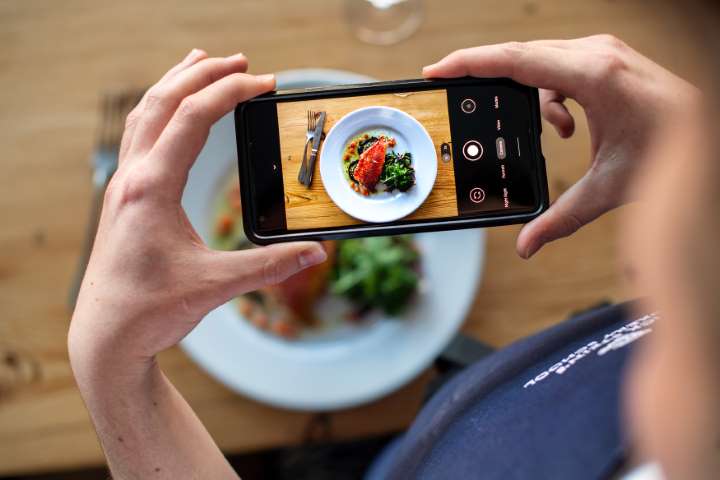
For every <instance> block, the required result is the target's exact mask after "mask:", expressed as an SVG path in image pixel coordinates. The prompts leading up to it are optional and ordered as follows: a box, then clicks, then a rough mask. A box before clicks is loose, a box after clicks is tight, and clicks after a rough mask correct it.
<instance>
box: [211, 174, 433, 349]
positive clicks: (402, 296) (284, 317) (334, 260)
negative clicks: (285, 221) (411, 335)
mask: <svg viewBox="0 0 720 480" xmlns="http://www.w3.org/2000/svg"><path fill="white" fill-rule="evenodd" d="M323 245H324V247H325V250H326V251H327V253H328V260H327V261H326V262H324V263H322V264H320V265H315V266H314V267H310V268H308V269H306V270H303V271H302V272H300V273H298V274H296V275H293V276H292V277H290V278H288V279H287V280H285V281H284V282H281V283H279V284H277V285H271V286H269V287H266V288H264V289H261V290H257V291H254V292H249V293H247V294H245V295H242V296H241V297H239V298H237V299H235V301H234V304H235V308H236V311H237V312H238V313H239V314H240V316H241V317H242V318H243V319H245V320H247V321H249V322H250V323H251V324H252V325H254V326H255V327H256V328H258V329H260V330H262V331H265V332H267V333H270V334H273V335H276V336H278V337H281V338H284V339H288V340H291V339H299V338H302V337H303V335H304V334H306V333H308V332H311V331H318V330H322V329H327V328H331V326H332V325H337V323H338V322H337V319H333V320H334V321H332V322H327V321H325V320H327V319H325V318H322V316H321V315H318V313H317V311H316V310H317V309H316V306H317V305H318V303H319V302H322V301H324V300H326V299H327V298H328V297H336V299H343V301H344V303H345V308H344V309H343V311H342V313H340V316H341V318H340V320H341V322H351V323H354V324H357V323H359V322H363V321H364V319H365V318H367V316H368V314H369V313H371V312H373V311H380V312H383V313H384V314H387V315H391V316H395V315H399V314H401V313H402V312H403V311H404V310H405V309H406V308H407V307H408V305H409V304H410V303H411V302H412V299H413V297H414V296H415V295H416V293H417V290H418V286H419V283H420V253H419V251H418V250H417V248H416V246H415V244H414V242H413V240H412V237H410V236H402V237H382V238H366V239H353V240H343V241H339V242H324V243H323ZM212 246H213V247H214V248H217V249H223V250H236V249H243V248H251V247H252V245H251V244H250V243H249V242H248V240H247V238H246V237H245V235H244V233H243V228H242V209H241V206H240V189H239V186H238V182H237V179H236V178H235V177H234V176H233V177H232V178H231V179H230V180H229V181H228V184H227V185H226V186H225V188H224V189H222V191H221V192H220V194H219V195H218V198H217V200H216V204H215V213H214V229H213V237H212Z"/></svg>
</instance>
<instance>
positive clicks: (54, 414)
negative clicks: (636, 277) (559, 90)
mask: <svg viewBox="0 0 720 480" xmlns="http://www.w3.org/2000/svg"><path fill="white" fill-rule="evenodd" d="M425 3H426V12H425V13H426V15H425V20H424V22H423V24H422V26H421V28H420V30H419V32H418V33H417V34H416V35H414V36H413V37H411V38H410V39H408V40H407V41H405V42H402V43H400V44H398V45H395V46H391V47H375V46H369V45H364V44H362V43H360V42H358V41H357V40H355V39H354V38H353V37H352V35H351V33H350V31H349V29H348V27H347V25H346V23H345V19H344V16H343V15H344V13H343V2H339V1H331V0H327V1H323V0H306V1H303V2H292V1H289V0H287V1H283V2H267V1H262V0H250V1H243V2H237V1H230V0H217V1H213V2H191V1H183V2H178V1H171V0H157V1H153V2H145V1H140V0H132V1H124V2H107V3H102V4H100V3H98V2H95V1H91V0H67V1H63V2H47V1H43V0H23V1H12V0H3V1H0V43H1V44H2V45H3V47H2V48H1V49H0V85H2V89H0V144H1V145H2V146H3V152H2V155H1V156H0V218H1V219H2V222H3V226H2V228H0V474H10V473H17V472H29V471H42V470H56V469H61V468H71V467H78V466H86V465H96V464H99V463H101V462H102V461H103V460H102V455H101V451H100V449H99V447H98V445H97V441H96V438H95V434H94V432H93V430H92V427H91V425H90V422H89V420H88V417H87V414H86V412H85V410H84V407H83V404H82V401H81V399H80V396H79V394H78V393H77V390H76V388H75V385H74V382H73V379H72V375H71V372H70V368H69V366H68V361H67V354H66V347H65V339H66V332H67V327H68V323H69V318H70V315H69V313H68V311H67V308H66V305H65V301H66V293H67V289H68V285H69V282H70V280H71V278H72V274H73V270H74V268H75V262H76V260H77V257H78V254H79V250H80V248H81V244H82V232H83V229H84V226H85V218H86V215H87V213H88V200H89V198H90V172H89V169H88V161H87V159H88V157H89V155H90V152H91V150H92V143H93V134H94V131H95V127H96V123H97V120H98V119H97V100H98V94H99V92H100V91H102V90H105V89H108V88H111V87H117V86H125V85H147V84H149V83H150V82H152V81H154V80H155V79H156V78H158V77H159V76H160V75H161V74H162V73H163V72H164V71H165V70H166V69H167V68H168V67H169V66H170V65H171V64H172V63H173V62H175V61H177V59H179V58H181V57H182V56H184V55H185V54H186V53H187V52H188V51H189V50H190V49H191V48H193V47H202V48H205V49H207V50H208V51H209V52H210V53H211V54H213V55H229V54H231V53H234V52H236V51H243V52H244V53H245V54H247V55H248V56H249V58H250V61H251V68H250V71H251V72H253V73H261V72H268V71H278V70H283V69H290V68H304V67H327V68H339V69H345V70H352V71H358V72H359V73H364V74H366V75H370V76H374V77H376V78H380V79H397V78H413V77H417V76H419V72H420V67H421V66H422V65H424V64H427V63H431V62H434V61H436V60H437V59H438V58H440V57H441V56H442V55H444V54H445V53H447V52H449V51H451V50H453V49H456V48H460V47H464V46H468V45H477V44H483V43H494V42H499V41H506V40H528V39H533V38H538V37H554V38H569V37H575V36H581V35H587V34H591V33H598V32H610V33H615V34H617V35H619V36H620V37H623V38H625V39H626V40H627V41H628V42H630V43H631V44H632V45H634V46H636V47H637V48H638V49H640V50H641V51H643V52H644V53H646V54H648V55H650V56H652V57H654V58H656V59H657V60H658V61H660V62H661V63H664V64H666V65H668V66H669V67H670V68H672V69H674V70H675V71H677V72H679V73H680V74H683V75H691V74H692V71H693V66H694V65H695V64H696V63H697V58H698V56H702V54H704V52H707V49H706V48H704V49H703V48H698V47H697V46H694V45H692V44H690V43H689V41H688V40H687V39H686V37H685V36H684V35H683V30H682V28H681V27H680V26H679V25H678V23H677V18H678V16H677V14H676V13H674V12H672V11H668V10H667V9H663V8H661V7H658V6H657V5H656V2H648V1H643V0H627V1H624V2H611V1H603V0H586V1H583V2H577V1H572V0H543V1H542V2H540V1H537V0H527V1H522V2H508V1H505V0H486V1H482V2H477V1H474V0H458V1H454V2H447V1H431V0H428V1H426V2H425ZM318 13H319V14H318ZM317 51H321V52H322V54H320V55H313V52H317ZM571 110H572V111H573V113H575V114H576V118H577V119H578V132H577V134H576V136H575V137H574V138H573V139H571V140H569V141H560V140H559V139H558V138H557V137H556V136H555V134H554V133H553V132H552V129H551V128H550V127H548V126H547V125H546V126H545V134H544V138H543V142H544V151H545V154H546V157H547V158H548V174H549V179H550V188H551V196H552V197H553V198H556V197H557V196H558V195H559V194H560V193H562V192H563V191H564V190H565V189H567V188H568V187H569V186H570V185H571V184H572V182H574V181H575V180H577V179H578V178H579V177H580V176H581V175H582V174H583V172H584V170H585V168H586V166H587V163H588V151H589V140H588V135H587V130H586V125H585V122H584V120H582V116H581V112H580V111H579V109H578V108H577V107H576V106H574V105H571ZM619 121H621V119H619ZM616 224H617V214H616V213H614V214H611V215H608V216H606V217H605V218H603V219H601V220H600V221H598V222H596V223H594V224H593V225H591V226H588V227H587V228H584V229H582V230H581V231H580V232H578V233H577V234H576V235H575V236H573V237H572V238H571V239H567V240H564V241H562V242H558V243H557V244H554V245H551V246H548V247H547V248H546V249H544V250H543V251H542V252H540V253H539V254H538V256H537V258H534V259H533V260H532V261H530V262H525V261H522V260H520V259H519V258H517V256H516V255H515V251H514V241H515V238H516V235H517V232H518V227H505V228H497V229H492V230H490V231H489V232H488V256H487V262H486V267H485V276H484V280H483V284H482V287H481V288H480V290H479V292H478V296H477V300H476V302H475V304H474V306H473V308H472V311H471V312H470V314H469V316H468V320H467V322H466V324H465V327H464V330H465V331H466V332H467V333H469V334H472V335H474V336H476V337H479V338H481V339H483V340H486V341H489V342H491V343H493V344H495V345H504V344H507V343H509V342H511V341H512V340H514V339H517V338H519V337H521V336H524V335H527V334H529V333H532V332H534V331H537V330H539V329H541V328H543V327H545V326H547V325H550V324H552V323H555V322H557V321H559V320H561V319H562V318H564V317H565V316H566V315H567V314H568V313H569V312H570V311H572V310H574V309H576V308H581V307H585V306H588V305H590V304H592V303H593V302H595V301H597V300H599V299H601V298H611V299H614V300H621V299H623V298H624V297H625V296H626V295H627V294H626V292H625V290H624V289H623V286H622V282H621V278H620V273H619V272H620V271H621V270H622V266H621V265H619V264H618V261H617V245H616V232H617V227H616ZM161 362H162V364H163V367H164V368H165V369H166V371H167V372H168V375H169V376H170V378H171V379H172V380H173V382H175V383H176V384H177V385H178V387H179V389H180V391H182V392H183V394H184V395H185V396H186V398H187V399H188V401H189V402H190V404H191V405H192V406H193V407H194V408H195V409H196V411H197V412H198V414H199V416H200V417H201V418H202V419H203V421H205V422H206V424H207V425H208V428H209V429H210V431H211V433H212V434H213V435H214V437H215V438H216V439H218V441H219V443H220V445H221V446H222V448H223V449H224V450H225V451H228V452H238V451H245V450H253V449H258V448H264V447H269V446H275V445H286V444H294V443H298V442H300V441H301V440H302V432H303V428H304V426H305V425H306V424H307V422H308V421H309V419H310V418H311V417H310V415H308V414H305V413H296V412H289V411H283V410H277V409H274V408H270V407H267V406H264V405H260V404H258V403H256V402H253V401H251V400H248V399H246V398H243V397H241V396H238V395H235V394H234V393H232V392H230V391H228V390H227V389H225V388H224V387H222V386H221V385H219V384H218V383H217V382H215V381H214V380H213V379H212V378H210V377H209V376H207V375H206V374H204V373H203V372H202V371H201V370H200V369H199V368H198V367H197V366H196V365H194V364H193V363H192V362H191V361H190V360H189V359H188V358H187V357H186V356H185V355H184V354H183V353H182V352H181V351H180V350H179V349H177V348H174V349H170V350H169V351H168V352H166V353H164V354H162V355H161ZM426 380H427V376H424V377H422V378H420V379H417V380H415V381H414V382H412V383H411V384H410V385H409V386H407V387H406V388H404V389H402V390H401V391H399V392H397V393H395V394H393V395H391V396H389V397H388V398H386V399H382V400H380V401H378V402H375V403H373V404H371V405H367V406H363V407H360V408H357V409H352V410H349V411H343V412H339V413H336V414H333V415H332V421H333V432H334V435H335V436H336V437H337V438H352V437H357V436H362V435H367V434H371V433H379V432H385V431H390V430H393V429H398V428H401V427H403V426H405V425H407V423H408V422H409V421H410V420H411V418H412V416H413V415H414V412H415V410H416V408H417V406H418V405H419V403H420V399H421V397H422V392H423V387H424V384H425V382H426Z"/></svg>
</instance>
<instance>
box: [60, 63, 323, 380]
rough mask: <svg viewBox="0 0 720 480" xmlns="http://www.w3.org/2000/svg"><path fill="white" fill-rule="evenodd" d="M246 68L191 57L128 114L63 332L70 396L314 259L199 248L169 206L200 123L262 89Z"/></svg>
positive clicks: (298, 253)
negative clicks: (93, 376)
mask: <svg viewBox="0 0 720 480" xmlns="http://www.w3.org/2000/svg"><path fill="white" fill-rule="evenodd" d="M246 68H247V60H246V58H245V57H244V56H243V55H234V56H231V57H227V58H207V55H206V54H205V53H204V52H202V51H199V50H194V51H193V52H191V53H190V54H189V55H188V56H187V58H185V59H184V60H183V61H182V62H181V63H180V64H178V65H177V66H175V67H174V68H172V69H171V70H170V71H169V72H168V73H167V74H166V75H165V76H164V77H162V79H161V80H160V81H159V82H158V83H157V84H156V85H154V86H153V87H152V88H150V89H149V90H148V92H147V93H146V94H145V96H144V98H143V99H142V100H141V102H140V104H139V105H138V106H137V107H136V108H135V109H134V110H133V111H132V112H131V113H130V115H128V118H127V123H126V129H125V133H124V136H123V139H122V144H121V148H120V159H119V168H118V170H117V173H116V174H115V175H114V177H113V179H112V181H111V182H110V185H109V186H108V189H107V193H106V195H105V202H104V205H103V212H102V216H101V220H100V224H99V227H98V233H97V237H96V239H95V244H94V248H93V252H92V255H91V258H90V262H89V265H88V268H87V273H86V275H85V278H84V280H83V283H82V287H81V290H80V294H79V297H78V301H77V305H76V308H75V312H74V314H73V319H72V324H71V328H70V334H69V347H70V356H71V360H72V363H73V369H74V370H75V373H76V376H78V380H79V382H80V384H81V387H82V385H83V378H84V377H85V376H86V375H85V374H86V373H87V372H88V371H90V370H104V371H105V372H107V370H106V367H107V365H108V364H112V365H113V366H114V368H118V367H119V366H122V368H123V369H128V368H132V367H133V366H134V365H142V364H143V363H146V362H147V361H148V360H152V359H153V357H154V355H155V354H156V353H158V352H160V351H161V350H163V349H165V348H168V347H170V346H172V345H174V344H176V343H177V342H178V341H180V340H181V339H182V338H183V337H184V336H185V335H187V333H189V332H190V331H191V330H192V329H193V328H194V327H195V326H196V325H197V323H198V322H199V321H200V319H201V318H202V317H203V316H204V315H205V314H206V313H207V312H209V311H210V310H212V309H213V308H215V307H217V306H218V305H220V304H222V303H224V302H226V301H228V300H229V299H231V298H233V297H234V296H237V295H239V294H242V293H244V292H247V291H249V290H254V289H257V288H260V287H263V286H265V285H267V284H272V283H277V282H280V281H282V280H284V279H285V278H287V277H289V276H290V275H292V274H294V273H296V272H298V271H299V270H301V269H303V268H305V267H308V266H311V265H314V264H316V263H320V262H322V261H324V260H325V252H324V250H323V249H322V247H321V246H320V245H319V244H316V243H309V242H306V243H294V244H284V245H275V246H271V247H266V248H258V249H253V250H246V251H239V252H218V251H214V250H211V249H209V248H208V247H206V246H205V244H204V243H203V242H202V240H201V239H200V237H199V236H198V234H197V233H196V232H195V231H194V229H193V227H192V226H191V225H190V222H189V221H188V219H187V217H186V215H185V212H184V211H183V208H182V207H181V205H180V200H181V197H182V192H183V189H184V187H185V182H186V180H187V176H188V172H189V170H190V167H191V166H192V164H193V162H194V161H195V158H196V157H197V155H198V153H199V152H200V150H201V149H202V147H203V145H204V143H205V140H206V139H207V135H208V132H209V129H210V127H211V125H212V124H213V123H214V122H216V121H217V120H218V119H220V117H222V116H223V115H224V114H225V113H227V112H229V111H231V110H232V109H234V108H235V106H236V105H237V104H238V103H239V102H242V101H245V100H247V99H249V98H251V97H254V96H256V95H259V94H261V93H264V92H266V91H269V90H272V89H273V88H274V85H275V80H274V78H273V77H272V76H271V75H268V76H253V75H247V74H245V73H244V72H245V71H246Z"/></svg>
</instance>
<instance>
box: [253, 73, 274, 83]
mask: <svg viewBox="0 0 720 480" xmlns="http://www.w3.org/2000/svg"><path fill="white" fill-rule="evenodd" d="M255 78H257V79H258V80H260V81H261V82H274V81H275V74H273V73H265V74H263V75H256V76H255Z"/></svg>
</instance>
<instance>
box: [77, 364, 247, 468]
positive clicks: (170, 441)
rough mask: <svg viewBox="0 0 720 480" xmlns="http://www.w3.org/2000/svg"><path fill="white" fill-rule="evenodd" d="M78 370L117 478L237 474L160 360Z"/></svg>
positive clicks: (108, 459) (78, 367)
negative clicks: (175, 385) (157, 361)
mask: <svg viewBox="0 0 720 480" xmlns="http://www.w3.org/2000/svg"><path fill="white" fill-rule="evenodd" d="M73 370H74V371H75V375H76V378H77V381H78V384H79V386H80V390H81V392H82V396H83V399H84V400H85V403H86V405H87V408H88V410H89V411H90V416H91V418H92V421H93V423H94V425H95V429H96V431H97V434H98V437H99V439H100V443H101V444H102V447H103V450H104V451H105V455H106V457H107V461H108V465H109V467H110V470H111V472H112V474H113V477H114V478H116V479H123V480H125V479H146V478H172V479H182V478H198V479H200V478H213V479H237V478H238V476H237V474H236V473H235V471H234V470H233V469H232V467H231V466H230V465H229V464H228V462H227V461H226V460H225V458H224V457H223V455H222V453H221V452H220V450H219V449H218V447H217V445H216V444H215V442H214V441H213V439H212V438H211V437H210V434H209V433H208V432H207V430H206V429H205V427H204V426H203V425H202V423H201V422H200V420H199V419H198V418H197V416H196V415H195V413H194V412H193V411H192V409H191V408H190V406H189V405H188V404H187V402H186V401H185V399H183V397H182V395H180V393H179V392H178V391H177V390H176V389H175V387H174V386H173V385H172V384H171V383H170V381H169V380H168V379H167V377H165V375H164V374H163V373H162V371H161V370H160V368H159V367H158V365H157V363H156V362H155V361H150V362H147V363H146V364H145V365H140V366H133V367H132V368H125V366H119V367H116V368H110V369H108V370H107V371H100V369H99V368H97V366H93V365H86V364H85V363H84V359H83V360H82V361H80V360H78V359H74V361H73Z"/></svg>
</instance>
